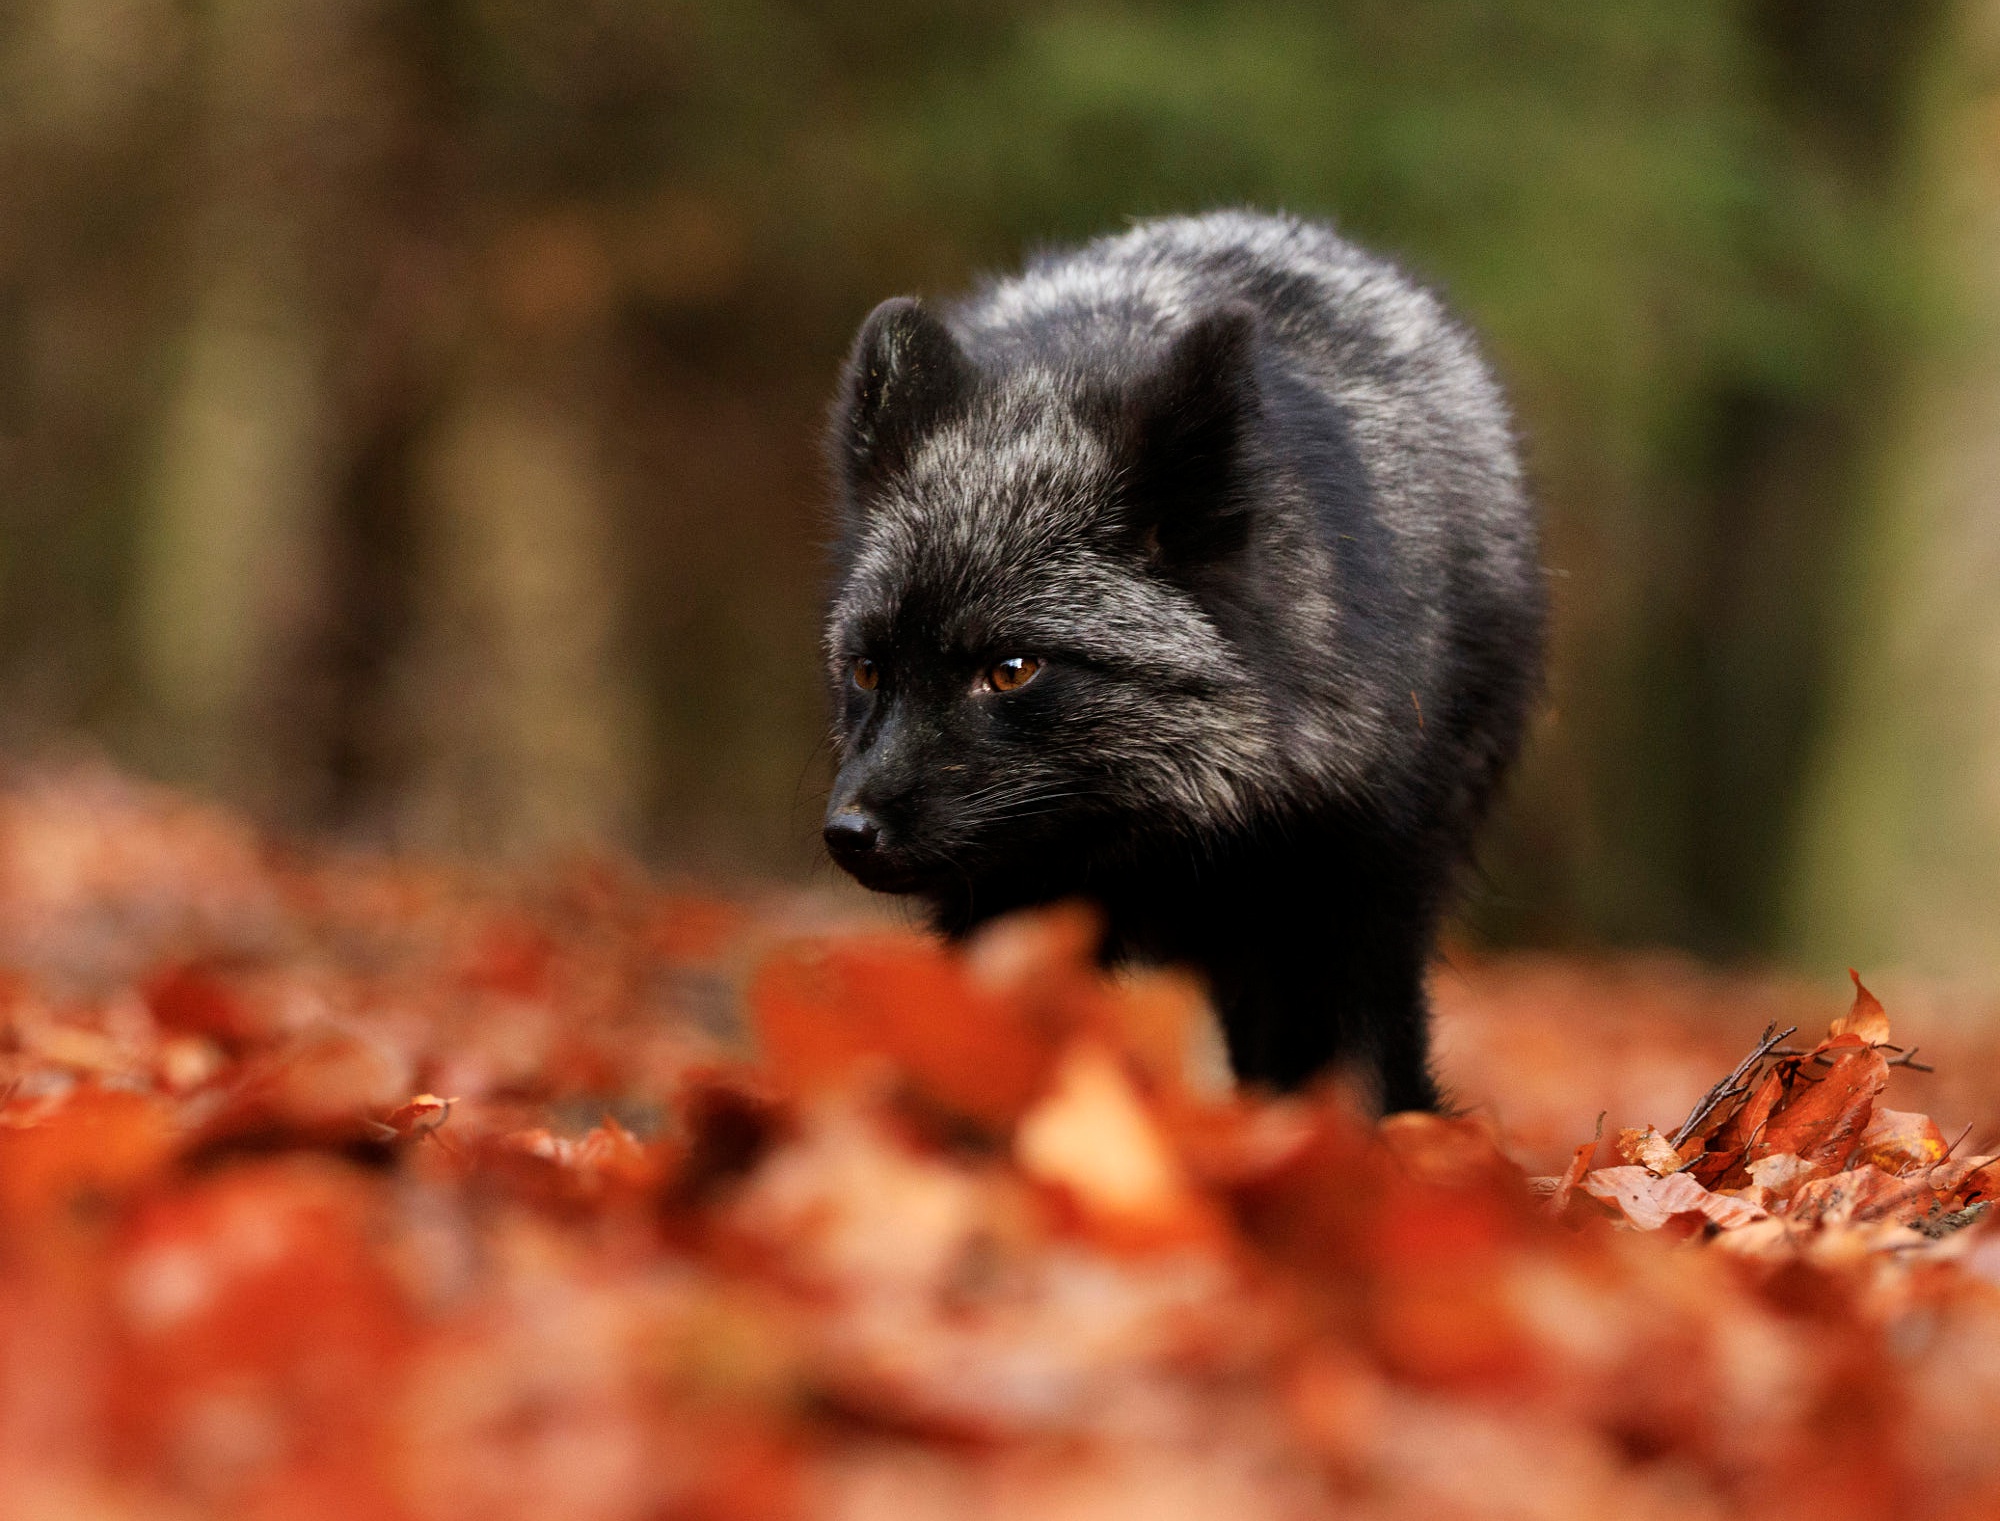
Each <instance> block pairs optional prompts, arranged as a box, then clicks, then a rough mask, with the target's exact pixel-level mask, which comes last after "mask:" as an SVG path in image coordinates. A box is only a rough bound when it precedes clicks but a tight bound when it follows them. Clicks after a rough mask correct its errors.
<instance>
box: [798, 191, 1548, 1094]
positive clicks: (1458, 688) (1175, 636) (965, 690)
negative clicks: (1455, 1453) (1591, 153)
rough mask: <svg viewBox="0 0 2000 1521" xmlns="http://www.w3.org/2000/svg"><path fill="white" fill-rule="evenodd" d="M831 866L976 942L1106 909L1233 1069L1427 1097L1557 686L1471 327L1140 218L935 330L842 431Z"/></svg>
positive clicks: (1289, 224) (1134, 952)
mask: <svg viewBox="0 0 2000 1521" xmlns="http://www.w3.org/2000/svg"><path fill="white" fill-rule="evenodd" d="M831 442H832V450H833V455H834V460H835V466H836V470H837V473H838V478H839V485H840V492H841V517H840V528H839V539H838V546H837V566H836V574H837V590H836V592H835V595H834V600H833V606H832V609H831V612H830V615H829V619H828V623H827V632H826V639H827V646H826V648H827V655H828V659H829V666H830V671H831V676H832V681H833V685H834V691H835V699H834V703H835V710H836V723H835V728H836V745H837V752H838V758H839V774H838V776H837V778H836V780H835V782H834V785H833V793H832V797H831V799H830V802H829V806H828V812H827V819H826V831H825V833H826V843H827V848H828V850H829V851H830V852H831V854H832V855H833V857H834V859H835V860H836V861H837V862H838V863H839V864H840V865H841V866H842V867H844V868H845V869H846V870H847V871H849V872H851V873H852V874H853V875H854V876H855V877H856V878H858V879H859V880H860V881H861V882H862V883H864V884H865V885H867V886H869V887H872V888H876V889H878V890H881V891H885V892H899V893H910V894H915V895H916V896H918V897H919V898H921V899H922V900H924V901H925V902H926V903H927V904H928V905H929V907H930V909H931V910H932V913H933V915H934V917H935V919H936V922H937V924H938V926H939V927H940V928H941V929H942V930H944V931H945V932H947V933H951V934H962V933H964V932H966V931H967V930H969V929H971V928H972V927H973V926H975V925H977V924H979V923H980V922H982V921H984V920H986V919H988V918H990V917H992V916H994V915H996V914H1001V913H1005V912H1007V911H1008V910H1010V909H1015V908H1020V907H1023V906H1027V905H1030V904H1037V903H1047V902H1051V901H1054V900H1057V899H1063V898H1071V897H1081V898H1085V899H1089V900H1092V901H1094V902H1096V903H1097V904H1099V905H1101V907H1102V908H1103V910H1104V913H1105V918H1106V923H1107V927H1108V937H1109V938H1108V942H1107V952H1108V954H1110V955H1111V956H1113V957H1117V958H1126V957H1130V958H1139V959H1143V960H1154V961H1174V962H1181V963H1186V964H1191V965H1192V966H1194V967H1196V968H1197V969H1199V970H1200V971H1202V972H1203V973H1205V974H1206V976H1207V977H1208V979H1209V981H1210V984H1211V986H1212V989H1213V993H1214V997H1215V1001H1216V1007H1217V1010H1218V1012H1219V1014H1220V1016H1221V1019H1222V1023H1223V1027H1224V1031H1225V1034H1226V1036H1227V1039H1228V1044H1229V1052H1230V1058H1231V1060H1232V1062H1233V1064H1234V1066H1235V1069H1236V1073H1237V1075H1238V1077H1239V1078H1241V1079H1243V1080H1245V1081H1249V1082H1259V1083H1266V1084H1271V1085H1275V1086H1277V1087H1280V1088H1290V1087H1295V1086H1297V1085H1299V1084H1301V1083H1304V1082H1306V1081H1307V1080H1309V1079H1311V1078H1313V1077H1314V1076H1315V1075H1317V1074H1320V1073H1322V1072H1324V1071H1326V1070H1328V1069H1329V1068H1334V1067H1345V1068H1348V1069H1350V1070H1352V1071H1353V1072H1354V1073H1355V1074H1356V1075H1358V1076H1360V1077H1362V1078H1363V1079H1365V1080H1367V1081H1368V1082H1369V1083H1370V1084H1371V1085H1372V1087H1373V1092H1374V1096H1375V1097H1376V1099H1377V1100H1378V1101H1379V1102H1380V1104H1381V1105H1382V1107H1383V1108H1385V1109H1389V1110H1394V1109H1406V1108H1408V1109H1425V1108H1432V1107H1435V1105H1436V1104H1437V1102H1438V1093H1437V1089H1436V1086H1435V1084H1434V1082H1433V1079H1432V1076H1431V1071H1430V1065H1429V1034H1428V1015H1427V1010H1426V1003H1425V992H1424V976H1425V969H1426V964H1427V961H1428V959H1429V956H1430V953H1431V950H1432V944H1433V939H1434V936H1435V933H1436V927H1437V923H1438V919H1439V916H1440V914H1441V913H1442V912H1443V910H1444V909H1445V907H1446V906H1447V903H1448V899H1449V896H1450V892H1451V889H1452V885H1453V881H1454V878H1455V876H1456V874H1457V872H1458V869H1459V867H1460V866H1461V864H1462V863H1463V861H1464V859H1465V857H1466V856H1467V854H1468V851H1469V848H1470V844H1471V840H1472V836H1473V833H1474V830H1475V827H1476V826H1477V825H1478V823H1479V821H1480V819H1481V817H1482V815H1483V814H1484V813H1485V812H1486V811H1487V807H1488V804H1489V803H1490V802H1491V800H1492V798H1493V795H1494V791H1495V788H1496V785H1497V784H1498V783H1499V781H1500V779H1501V776H1502V773H1503V772H1504V771H1505V770H1506V768H1507V766H1508V765H1509V763H1510V762H1511V761H1512V760H1513V758H1514V755H1515V752H1516V751H1517V750H1518V749H1519V747H1520V743H1521V737H1522V730H1523V727H1524V725H1525V723H1526V720H1527V716H1528V713H1529V710H1530V708H1531V707H1532V705H1533V703H1534V700H1535V698H1536V695H1537V692H1538V689H1539V684H1540V679H1541V647H1542V625H1543V618H1544V607H1543V602H1544V594H1543V589H1542V577H1541V571H1540V568H1539V565H1538V561H1537V554H1538V551H1537V534H1536V526H1535V516H1534V511H1533V508H1532V506H1531V504H1530V502H1529V500H1528V496H1527V493H1526V492H1525V490H1524V489H1523V485H1522V479H1521V469H1520V465H1519V462H1518V460H1517V457H1516V453H1515V447H1514V440H1513V434H1512V430H1511V426H1510V423H1509V419H1508V413H1507V410H1506V406H1505V403H1504V401H1503V400H1502V398H1501V395H1500V392H1499V388H1498V387H1497V385H1496V384H1495V382H1494V379H1493V377H1492V375H1491V373H1490V372H1489V371H1488V369H1487V368H1486V366H1485V364H1484V363H1483V362H1482V361H1481V359H1480V357H1479V354H1478V352H1477V350H1476V349H1475V347H1474V345H1473V342H1472V340H1471V338H1470V337H1469V336H1468V335H1467V334H1466V332H1465V330H1464V329H1463V328H1461V327H1460V326H1459V325H1458V324H1457V323H1456V322H1454V321H1453V319H1452V318H1451V317H1450V316H1449V315H1448V314H1447V313H1446V312H1445V310H1444V308H1443V307H1442V306H1441V304H1440V303H1439V302H1438V301H1437V299H1436V298H1435V297H1433V296H1432V295H1430V294H1429V293H1428V292H1427V291H1425V290H1424V289H1422V288H1421V287H1419V286H1418V285H1416V284H1414V283H1412V282H1411V281H1410V280H1409V279H1408V278H1407V277H1406V276H1404V275H1403V274H1402V273H1401V272H1399V271H1398V270H1397V269H1396V268H1395V267H1393V266H1392V265H1390V264H1388V263H1386V262H1384V261H1383V260H1381V259H1379V258H1376V257H1374V256H1372V255H1370V254H1367V253H1364V252H1362V251H1361V250H1360V249H1357V248H1355V247H1354V246H1353V245H1351V244H1349V243H1347V242H1345V241H1344V240H1342V239H1341V238H1340V237H1338V236H1337V235H1335V234H1334V233H1333V232H1332V231H1331V230H1329V229H1327V228H1325V227H1321V226H1317V225H1314V224H1312V223H1310V222H1304V221H1299V220H1294V219H1290V218H1285V217H1276V216H1264V215H1257V214H1252V213H1247V212H1224V213H1216V214H1212V215H1207V216H1201V217H1192V218H1172V219H1166V220H1160V221H1153V222H1146V223H1142V224H1140V225H1138V226H1136V227H1134V228H1133V229H1132V230H1131V231H1129V232H1126V233H1124V234H1122V235H1119V236H1115V237H1109V238H1104V239H1101V240H1099V241H1097V242H1094V243H1091V244H1089V245H1088V246H1086V247H1084V248H1082V249H1079V250H1075V251H1070V252H1061V253H1055V254H1050V255H1046V256H1044V257H1042V258H1040V259H1038V260H1036V261H1035V262H1033V263H1032V264H1030V265H1029V267H1028V268H1027V270H1026V271H1025V272H1024V273H1022V274H1021V275H1019V276H1017V277H1014V278H1010V279H1004V280H1000V281H998V282H996V283H993V284H991V285H989V286H987V287H986V288H985V289H984V290H982V291H981V292H979V293H978V294H976V295H974V296H972V297H971V298H969V299H967V300H965V301H963V302H961V303H959V304H957V305H954V306H952V307H949V308H947V309H945V310H943V311H941V312H937V313H933V312H932V311H930V310H928V309H926V308H925V307H924V306H922V305H920V304H919V303H918V302H916V301H914V300H909V299H896V300H891V301H887V302H884V303H883V304H882V305H881V306H879V307H877V308H876V309H875V311H874V312H873V313H872V314H871V315H870V316H869V318H868V320H867V322H866V324H865V325H864V326H863V327H862V330H861V334H860V336H859V338H858V339H857V340H856V342H855V345H854V350H853V354H852V357H851V358H850V359H849V361H848V365H847V370H846V374H845V378H844V381H843V385H842V389H841V392H840V396H839V399H838V402H837V405H836V408H835V416H834V421H833V428H832V440H831Z"/></svg>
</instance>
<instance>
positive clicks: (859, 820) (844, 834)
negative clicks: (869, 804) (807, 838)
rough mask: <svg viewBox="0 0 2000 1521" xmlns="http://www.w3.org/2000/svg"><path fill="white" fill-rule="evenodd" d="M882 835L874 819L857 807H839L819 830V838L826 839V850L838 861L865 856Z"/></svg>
mask: <svg viewBox="0 0 2000 1521" xmlns="http://www.w3.org/2000/svg"><path fill="white" fill-rule="evenodd" d="M881 837H882V831H881V830H880V829H878V828H876V826H875V821H874V820H873V819H871V818H870V817H868V815H867V814H866V813H864V812H862V811H861V810H860V809H859V808H855V807H851V806H850V807H847V808H843V809H841V810H840V811H839V812H838V813H836V814H834V815H833V816H832V817H830V818H829V819H828V820H827V821H826V828H825V829H823V830H821V831H820V838H821V839H823V840H825V841H826V848H827V852H828V853H829V854H830V855H832V856H833V858H834V859H835V860H838V861H851V860H853V859H854V858H855V857H856V856H865V855H867V854H868V852H869V851H871V850H873V849H874V848H875V842H876V841H877V840H879V839H880V838H881Z"/></svg>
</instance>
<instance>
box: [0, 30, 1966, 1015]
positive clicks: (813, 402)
mask: <svg viewBox="0 0 2000 1521" xmlns="http://www.w3.org/2000/svg"><path fill="white" fill-rule="evenodd" d="M1230 203H1253V204H1256V205H1260V206H1277V207H1285V208H1288V209H1291V210H1294V211H1297V212H1301V213H1306V214H1310V215H1315V216H1329V217H1332V218H1334V219H1336V220H1337V221H1338V222H1339V224H1340V225H1341V226H1342V227H1343V228H1345V229H1346V230H1347V231H1348V232H1349V233H1351V234H1352V235H1353V236H1355V237H1357V238H1359V239H1361V240H1364V241H1366V242H1368V243H1370V244H1372V245H1374V246H1377V247H1379V248H1382V249H1384V250H1387V251H1389V252H1391V253H1393V254H1395V255H1397V256H1399V257H1400V258H1402V259H1403V260H1404V261H1405V262H1406V263H1407V264H1409V265H1410V266H1411V267H1412V268H1414V269H1415V270H1417V271H1418V272H1419V273H1421V274H1422V275H1424V276H1426V277H1427V278H1429V279H1431V280H1432V281H1434V282H1435V283H1436V284H1438V285H1439V286H1440V287H1441V288H1442V289H1443V290H1444V292H1445V293H1446V294H1447V295H1448V296H1449V297H1450V299H1451V300H1453V301H1454V302H1455V303H1456V304H1457V305H1458V306H1459V308H1460V309H1461V310H1462V311H1463V312H1464V313H1466V314H1467V315H1468V316H1469V317H1470V318H1471V319H1472V320H1473V321H1474V322H1475V323H1476V324H1477V326H1478V327H1479V328H1480V329H1481V331H1482V332H1484V334H1485V335H1486V337H1487V339H1488V342H1489V346H1490V349H1491V352H1492V353H1493V355H1494V357H1495V359H1496V362H1497V363H1498V365H1499V367H1500V369H1501V370H1502V372H1503V373H1504V375H1505V377H1506V379H1507V381H1508V384H1509V386H1510V388H1511V390H1512V392H1513V395H1514V397H1515V399H1516V402H1517V406H1518V410H1519V414H1520V421H1521V426H1522V429H1523V433H1524V436H1525V440H1526V447H1527V451H1528V455H1529V459H1530V462H1531V468H1532V471H1533V475H1534V478H1535V480H1536V482H1537V483H1538V490H1539V492H1540V495H1541V497H1542V500H1543V501H1544V503H1545V505H1546V510H1547V520H1548V536H1547V549H1546V558H1547V562H1548V564H1549V566H1550V568H1551V573H1552V575H1553V576H1554V578H1555V581H1554V584H1555V587H1556V593H1557V604H1558V610H1559V623H1558V630H1557V650H1556V675H1555V682H1554V692H1553V697H1552V701H1551V704H1550V711H1549V713H1548V714H1547V715H1546V718H1545V720H1544V722H1543V724H1542V727H1541V730H1540V732H1539V735H1538V737H1537V740H1536V743H1535V748H1534V752H1533V755H1532V757H1531V759H1530V762H1529V764H1528V765H1527V766H1526V768H1525V769H1524V771H1523V773H1522V775H1521V777H1520V780H1519V783H1518V785H1517V786H1516V788H1515V790H1514V794H1513V797H1512V799H1511V801H1510V804H1509V806H1508V809H1507V812H1506V815H1505V817H1504V818H1503V819H1502V820H1501V821H1500V823H1499V826H1498V827H1497V828H1496V830H1495V831H1494V833H1493V835H1492V836H1491V838H1490V840H1489V842H1488V846H1487V849H1486V852H1485V863H1484V870H1483V873H1482V879H1481V881H1480V882H1479V883H1478V884H1477V885H1476V888H1475V892H1474V895H1473V901H1472V904H1471V907H1470V909H1469V910H1468V917H1469V921H1470V927H1471V931H1472V932H1473V933H1475V934H1477V935H1480V936H1484V937H1486V938H1489V939H1491V940H1493V941H1496V942H1499V943H1535V944H1550V945H1596V944H1611V945H1625V944H1669V945H1678V946H1682V947H1685V948H1688V949H1691V950H1694V951H1697V952H1700V953H1702V954H1704V955H1710V956H1716V957H1722V958H1773V959H1778V960H1782V961H1790V962H1792V963H1794V964H1796V965H1799V966H1801V967H1809V968H1811V969H1813V970H1814V971H1816V972H1821V973H1824V972H1825V971H1827V970H1828V969H1830V968H1838V967H1841V966H1845V965H1847V964H1849V963H1855V964H1860V965H1864V966H1865V965H1870V964H1878V963H1881V962H1883V961H1886V960H1894V961H1897V962H1900V963H1902V964H1905V965H1909V966H1914V967H1920V968H1923V969H1926V970H1929V971H1933V972H1941V973H1947V974H1953V973H1956V974H1970V975H1978V974H1980V973H1991V972H1992V971H1993V970H1994V969H1995V968H2000V3H1996V0H1597V3H1594V4H1591V5H1585V6H1579V5H1573V4H1562V3H1557V0H1432V3H1429V4H1421V5H1412V4H1409V3H1407V0H1405V3H1399V4H1389V3H1383V0H1333V3H1329V0H1316V3H1312V4H1305V3H1280V0H1233V3H1209V4H1191V3H1184V4H1150V5H1138V4H1112V3H1102V4H1089V3H1071V4H1056V3H1050V0H869V3H866V4H861V3H844V0H838V3H826V4H818V5H812V4H803V3H795V4H784V3H778V0H568V3H565V4H561V5H551V4H547V3H544V0H199V3H196V0H6V3H5V4H4V5H0V747H4V749H5V751H6V752H7V753H8V754H9V755H11V756H13V757H16V758H17V759H26V760H36V759H43V758H47V757H51V756H54V757H57V758H61V757H64V756H70V755H75V754H79V753H92V754H106V755H109V756H110V757H112V758H114V759H115V760H117V761H118V762H119V763H121V764H124V765H128V766H132V767H135V768H137V769H139V770H142V771H144V772H146V773H149V774H152V775H156V776H161V777H164V778H167V779H170V780H173V781H177V782H181V783H184V784H189V785H193V786H196V787H198V788H200V789H201V790H203V791H205V792H208V793H210V794H211V795H215V796H220V797H223V798H225V799H228V800H230V801H233V802H237V803H240V804H243V805H246V806H249V807H250V808H252V809H253V810H254V811H255V812H256V813H257V814H258V815H259V816H260V817H261V818H263V819H265V820H267V821H269V822H272V823H274V824H277V825H279V826H282V827H286V828H303V829H311V830H316V831H323V832H330V833H332V834H334V835H336V836H339V837H344V838H349V839H353V840H356V841H360V842H366V843H387V844H389V845H392V846H395V847H398V848H411V849H426V850H435V849H447V850H452V851H464V852H477V853H481V854H491V853H499V854H505V855H524V854H525V855H533V854H537V853H541V852H546V851H549V850H558V849H566V848H570V847H572V846H574V845H576V844H578V843H582V842H603V843H610V844H615V845H621V846H626V847H630V848H634V849H637V850H639V851H640V852H642V853H643V854H644V855H645V856H646V857H647V858H648V859H650V860H653V861H655V862H658V863H660V864H663V865H667V866H670V867H674V868H686V869H690V870H696V871H701V872H705V873H710V874H719V875H721V876H723V877H724V878H738V879H747V878H758V879H763V878H771V877H778V878H794V879H799V880H807V879H812V878H813V877H814V876H815V874H817V875H818V879H819V880H822V881H830V874H828V873H826V872H825V870H824V868H821V867H820V866H819V865H818V854H817V844H816V832H817V824H818V814H819V807H820V799H821V795H822V788H823V783H824V774H825V773H824V769H823V767H824V762H823V757H822V756H821V753H820V749H819V740H820V736H821V733H822V728H823V719H822V706H821V703H822V698H821V694H820V689H819V685H818V683H819V666H818V655H817V647H816V646H817V616H818V605H819V598H820V595H821V592H822V585H821V576H822V569H821V557H820V549H819V541H820V538H821V534H822V529H823V519H822V505H823V500H824V491H823V483H822V480H821V476H820V469H819V459H818V433H819V427H820V422H821V417H822V413H823V409H824V406H825V404H826V399H827V397H828V394H829V389H830V386H831V383H832V379H833V376H834V373H835V369H836V366H837V364H838V362H839V359H840V356H841V354H842V351H843V349H844V347H845V344H846V342H847V340H848V337H849V335H850V334H851V333H852V331H853V329H854V327H855V326H856V324H857V323H858V321H859V320H860V318H861V316H862V315H863V314H864V313H865V312H866V311H867V309H868V308H869V307H870V306H871V305H872V304H873V303H874V302H875V301H876V300H878V299H879V298H881V297H883V296H886V295H889V294H892V293H897V292H904V291H911V292H919V293H926V294H930V295H935V296H945V295H949V294H951V293H953V292H955V291H957V290H959V289H961V288H963V287H964V286H965V284H966V283H967V282H968V281H969V280H971V279H973V278H974V277H976V276H977V275H978V274H979V273H981V272H983V271H993V270H1001V269H1005V268H1007V267H1009V266H1011V265H1013V264H1014V263H1015V262H1016V261H1017V260H1018V258H1019V257H1020V255H1021V254H1022V252H1023V251H1024V250H1025V249H1028V248H1031V247H1032V246H1034V245H1036V244H1038V243H1043V242H1049V241H1057V240H1065V239H1073V238H1081V237H1084V236H1088V235H1090V234H1092V233H1095V232H1099V231H1102V230H1106V229H1114V228H1117V227H1119V226H1121V225H1122V224H1123V223H1124V221H1125V220H1126V219H1127V218H1130V217H1134V216H1140V215H1146V214H1150V213H1158V212H1170V211H1177V210H1187V209H1198V208H1202V207H1208V206H1213V205H1217V204H1230Z"/></svg>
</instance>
